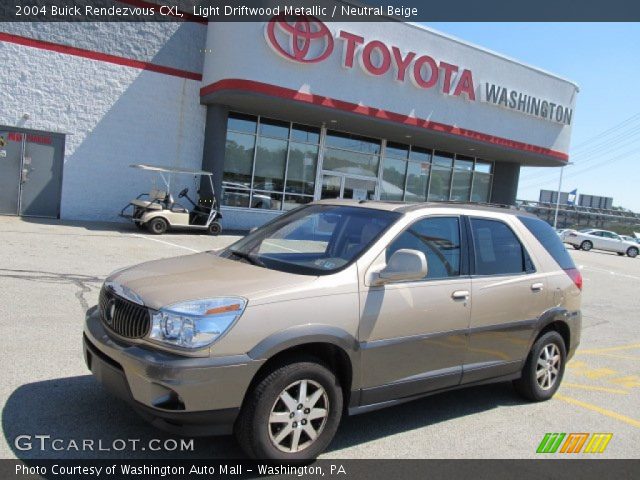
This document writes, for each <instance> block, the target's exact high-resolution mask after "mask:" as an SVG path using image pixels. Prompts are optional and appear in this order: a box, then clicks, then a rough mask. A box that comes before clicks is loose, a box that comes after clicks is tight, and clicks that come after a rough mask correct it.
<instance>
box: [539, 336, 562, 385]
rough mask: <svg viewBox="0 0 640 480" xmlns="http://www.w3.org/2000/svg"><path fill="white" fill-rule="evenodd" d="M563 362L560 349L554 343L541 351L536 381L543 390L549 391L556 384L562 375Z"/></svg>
mask: <svg viewBox="0 0 640 480" xmlns="http://www.w3.org/2000/svg"><path fill="white" fill-rule="evenodd" d="M561 361H562V357H561V355H560V349H559V348H558V346H557V345H556V344H554V343H550V344H548V345H545V346H544V348H543V349H542V350H541V351H540V356H539V357H538V364H537V367H536V380H537V382H538V385H539V386H540V388H541V389H543V390H549V389H550V388H552V387H553V386H554V385H555V384H556V381H557V380H558V375H559V374H560V363H561Z"/></svg>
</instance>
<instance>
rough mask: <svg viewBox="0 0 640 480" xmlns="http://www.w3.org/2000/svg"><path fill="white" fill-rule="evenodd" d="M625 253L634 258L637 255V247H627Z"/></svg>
mask: <svg viewBox="0 0 640 480" xmlns="http://www.w3.org/2000/svg"><path fill="white" fill-rule="evenodd" d="M627 255H628V256H630V257H631V258H636V257H637V256H638V249H637V248H636V247H629V248H628V249H627Z"/></svg>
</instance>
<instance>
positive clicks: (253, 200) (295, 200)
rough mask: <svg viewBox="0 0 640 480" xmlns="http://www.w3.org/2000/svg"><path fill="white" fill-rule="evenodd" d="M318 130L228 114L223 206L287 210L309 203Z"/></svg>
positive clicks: (312, 187) (314, 167)
mask: <svg viewBox="0 0 640 480" xmlns="http://www.w3.org/2000/svg"><path fill="white" fill-rule="evenodd" d="M319 143H320V129H319V128H315V127H309V126H306V125H299V124H296V123H291V122H283V121H279V120H272V119H268V118H264V117H256V116H251V115H243V114H237V113H231V114H229V120H228V123H227V140H226V147H225V148H226V150H225V162H224V165H225V166H224V173H223V182H222V204H223V205H225V206H230V207H244V208H249V207H251V208H262V209H268V210H290V209H292V208H295V207H297V206H299V205H303V204H305V203H309V202H310V201H312V200H313V191H314V185H315V176H316V167H317V163H318V144H319Z"/></svg>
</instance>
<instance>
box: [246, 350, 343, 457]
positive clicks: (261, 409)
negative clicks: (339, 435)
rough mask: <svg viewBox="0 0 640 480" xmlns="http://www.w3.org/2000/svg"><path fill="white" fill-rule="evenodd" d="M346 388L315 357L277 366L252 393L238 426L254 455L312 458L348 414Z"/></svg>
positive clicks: (249, 395) (252, 455) (319, 451)
mask: <svg viewBox="0 0 640 480" xmlns="http://www.w3.org/2000/svg"><path fill="white" fill-rule="evenodd" d="M342 401H343V399H342V389H341V387H340V384H339V382H338V380H337V378H336V376H335V375H334V374H333V372H332V371H331V370H329V369H328V368H326V367H325V366H324V365H321V364H320V363H316V362H314V361H300V362H296V363H291V364H288V365H284V366H280V367H278V368H275V369H274V370H273V371H272V372H271V373H270V374H268V375H267V376H266V377H264V378H263V379H262V380H261V381H260V382H259V383H257V384H256V385H255V387H253V389H252V390H251V391H249V393H248V394H247V397H246V399H245V401H244V404H243V406H242V410H241V412H240V415H239V417H238V420H237V422H236V426H235V434H236V438H237V439H238V442H239V443H240V446H241V447H242V449H243V450H244V451H245V452H246V453H247V455H249V456H250V457H253V458H259V459H270V460H284V461H296V460H310V459H314V458H316V457H317V456H318V455H319V454H320V453H322V452H323V451H324V450H325V448H327V446H328V445H329V443H330V442H331V440H332V439H333V436H334V435H335V433H336V430H337V429H338V424H339V423H340V418H341V416H342Z"/></svg>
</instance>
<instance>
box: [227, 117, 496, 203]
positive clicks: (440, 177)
mask: <svg viewBox="0 0 640 480" xmlns="http://www.w3.org/2000/svg"><path fill="white" fill-rule="evenodd" d="M320 143H321V129H320V128H318V127H311V126H306V125H301V124H297V123H292V122H285V121H280V120H274V119H270V118H266V117H261V116H260V117H259V116H252V115H245V114H239V113H230V114H229V119H228V124H227V140H226V151H225V163H224V173H223V183H222V204H223V205H224V206H227V207H242V208H258V209H268V210H290V209H292V208H295V207H297V206H299V205H303V204H305V203H309V202H311V201H312V200H313V199H314V191H315V183H316V173H317V168H318V157H319V150H320ZM323 148H324V152H323V155H322V157H323V161H322V163H323V165H322V166H321V168H322V170H323V171H324V172H325V177H326V176H327V175H329V176H330V174H331V172H335V174H337V175H347V176H349V175H351V176H354V177H357V178H359V179H361V181H363V182H365V181H366V179H367V178H370V179H371V181H370V182H369V183H371V185H372V186H371V198H374V192H375V191H376V190H377V192H376V193H375V195H377V196H378V197H379V198H380V200H393V201H406V202H425V201H461V202H466V201H472V202H489V199H490V196H491V185H492V174H493V172H492V171H493V164H492V162H488V161H485V160H481V159H479V158H474V157H471V156H466V155H460V154H455V153H448V152H443V151H439V150H433V149H429V148H423V147H419V146H414V145H408V144H401V143H395V142H391V141H387V142H385V141H383V140H380V139H373V138H367V137H362V136H358V135H353V134H349V133H344V132H337V131H331V130H329V131H327V132H326V135H325V139H324V141H323ZM376 185H377V186H378V187H377V189H376V188H375V186H376ZM347 190H348V189H347V188H345V196H347Z"/></svg>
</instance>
